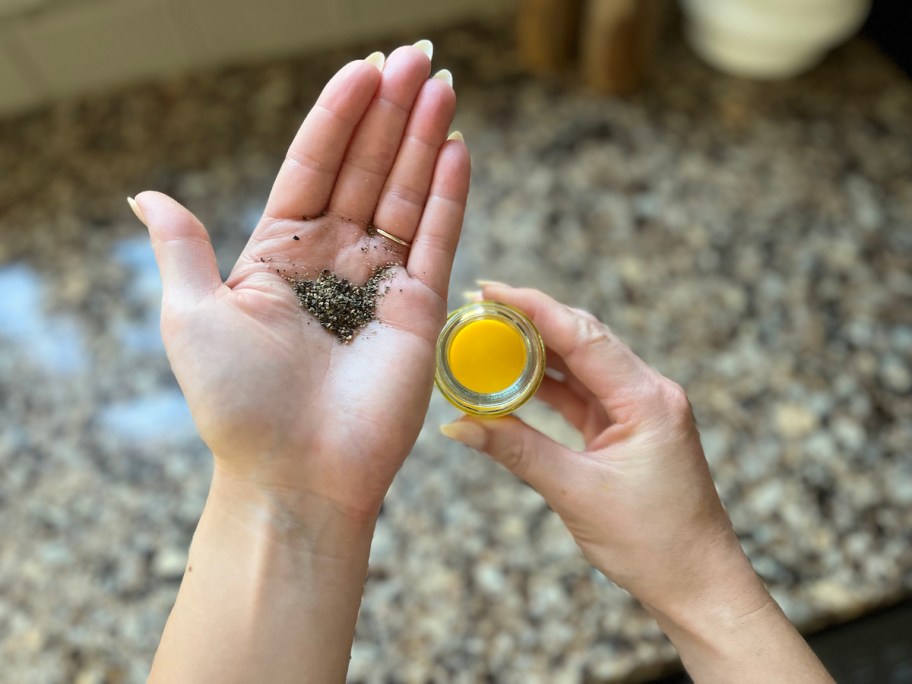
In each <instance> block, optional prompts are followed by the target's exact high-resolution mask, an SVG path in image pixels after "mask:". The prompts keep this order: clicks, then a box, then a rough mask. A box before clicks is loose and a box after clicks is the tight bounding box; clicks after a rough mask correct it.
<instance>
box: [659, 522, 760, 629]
mask: <svg viewBox="0 0 912 684" xmlns="http://www.w3.org/2000/svg"><path fill="white" fill-rule="evenodd" d="M676 584H677V585H678V586H677V587H676V590H674V591H665V592H662V593H661V594H660V595H658V596H657V597H649V598H646V597H643V598H641V600H642V601H643V603H644V604H645V605H646V607H647V609H648V610H649V611H650V613H652V614H653V616H654V617H655V618H656V619H657V620H658V621H659V623H660V624H661V625H663V626H665V625H667V626H669V627H670V628H672V629H679V630H683V631H686V632H688V633H692V634H694V635H701V634H703V633H709V634H713V633H717V630H720V629H726V628H728V627H731V626H733V625H735V624H737V623H739V622H741V621H742V620H744V619H745V618H746V617H747V616H750V615H753V614H755V613H757V612H760V611H762V610H763V609H764V607H765V606H767V605H769V604H773V605H775V603H774V602H773V600H772V597H771V596H770V595H769V592H768V591H767V590H766V587H765V586H764V585H763V582H762V581H761V580H760V578H759V577H758V576H757V573H756V572H755V571H754V569H753V567H752V566H751V564H750V561H749V560H748V558H747V556H746V555H745V554H744V551H743V550H742V548H741V546H740V544H739V543H738V541H737V538H736V537H734V534H732V535H731V540H729V541H728V542H724V541H722V540H717V543H715V544H709V545H707V546H706V547H705V548H702V549H700V550H699V551H698V552H697V553H695V554H693V556H692V557H691V560H690V561H689V562H687V561H684V562H680V563H677V564H676ZM652 599H654V600H652Z"/></svg>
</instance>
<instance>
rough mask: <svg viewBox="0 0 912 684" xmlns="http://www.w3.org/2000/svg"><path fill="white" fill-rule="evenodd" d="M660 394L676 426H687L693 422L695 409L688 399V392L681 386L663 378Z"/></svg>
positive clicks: (660, 384)
mask: <svg viewBox="0 0 912 684" xmlns="http://www.w3.org/2000/svg"><path fill="white" fill-rule="evenodd" d="M659 394H660V398H661V401H662V403H663V405H664V406H665V407H666V410H667V412H668V415H669V417H670V418H671V419H672V420H673V421H674V422H675V424H678V425H686V424H689V423H692V422H693V408H692V407H691V405H690V400H689V399H688V398H687V392H686V391H685V390H684V388H683V387H681V385H679V384H678V383H676V382H674V381H673V380H669V379H668V378H662V380H661V381H660V383H659Z"/></svg>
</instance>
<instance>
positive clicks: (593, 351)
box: [483, 283, 660, 420]
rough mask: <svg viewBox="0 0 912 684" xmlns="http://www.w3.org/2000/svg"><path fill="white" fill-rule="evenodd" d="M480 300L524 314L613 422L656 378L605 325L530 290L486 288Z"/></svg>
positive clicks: (653, 372)
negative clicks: (514, 308)
mask: <svg viewBox="0 0 912 684" xmlns="http://www.w3.org/2000/svg"><path fill="white" fill-rule="evenodd" d="M483 293H484V297H485V299H494V300H496V301H498V302H503V303H504V304H509V305H511V306H515V307H516V308H517V309H520V310H521V311H523V312H524V313H525V314H526V315H527V316H529V318H530V319H532V322H533V323H534V324H535V327H536V328H538V331H539V333H540V334H541V336H542V339H543V340H544V342H545V344H546V345H547V346H548V348H549V349H551V350H553V351H554V352H555V353H556V354H557V355H558V356H560V357H561V358H562V359H563V360H564V362H565V363H566V364H567V368H569V369H570V371H572V372H573V375H575V376H576V378H578V379H579V381H580V382H581V383H582V384H583V385H584V386H585V387H586V388H587V389H588V390H589V391H591V392H592V394H593V395H594V396H595V397H596V398H597V399H598V400H599V402H600V403H601V404H602V406H604V407H605V410H606V411H608V415H609V417H610V418H611V419H612V420H617V419H619V418H621V416H618V415H617V412H618V411H619V410H621V409H622V407H629V406H630V402H629V398H630V396H631V394H638V393H640V392H641V391H642V392H649V391H651V390H653V389H654V388H655V386H656V384H657V382H656V381H657V380H658V379H659V378H660V376H659V375H658V373H657V372H656V371H654V370H653V369H652V368H650V367H649V366H648V365H647V364H646V362H645V361H643V360H642V359H641V358H640V357H638V356H637V355H636V354H634V353H633V351H631V349H630V347H628V346H627V345H626V344H624V342H622V341H621V340H620V339H619V338H618V337H617V336H616V335H615V334H614V333H613V332H611V330H610V329H609V328H608V326H606V325H605V324H604V323H602V322H600V321H599V320H598V319H597V318H596V317H595V316H593V315H592V314H590V313H587V312H585V311H581V310H579V309H572V308H570V307H568V306H566V305H564V304H561V303H560V302H558V301H557V300H555V299H552V298H551V297H549V296H548V295H546V294H544V293H543V292H540V291H538V290H534V289H525V288H513V287H510V286H508V285H504V284H502V283H486V284H485V286H484V289H483Z"/></svg>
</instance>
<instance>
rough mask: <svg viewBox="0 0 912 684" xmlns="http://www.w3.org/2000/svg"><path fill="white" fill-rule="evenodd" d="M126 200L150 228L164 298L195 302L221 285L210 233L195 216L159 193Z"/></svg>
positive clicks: (144, 194)
mask: <svg viewBox="0 0 912 684" xmlns="http://www.w3.org/2000/svg"><path fill="white" fill-rule="evenodd" d="M127 201H128V202H129V203H130V208H131V209H133V213H135V214H136V217H137V218H138V219H139V220H140V221H142V222H143V223H144V224H145V226H146V227H147V228H148V229H149V237H150V239H151V240H152V249H153V250H154V251H155V261H156V262H157V263H158V272H159V274H160V275H161V279H162V289H163V291H164V298H165V299H166V300H168V299H171V300H174V299H182V300H184V301H187V300H190V301H196V300H199V299H202V298H203V297H204V296H205V295H207V294H209V293H211V292H212V291H213V290H215V289H217V288H218V287H219V285H221V284H222V278H221V275H219V270H218V264H217V263H216V261H215V252H214V251H213V250H212V243H211V242H210V241H209V234H208V233H207V232H206V229H205V228H204V227H203V224H202V223H200V221H199V219H198V218H196V216H194V215H193V214H192V213H190V211H188V210H187V209H186V208H184V207H183V206H182V205H181V204H179V203H178V202H177V201H175V200H173V199H171V198H170V197H168V196H167V195H163V194H162V193H160V192H142V193H140V194H138V195H137V196H136V199H135V200H134V199H133V198H130V197H128V198H127Z"/></svg>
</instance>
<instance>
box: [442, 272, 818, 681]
mask: <svg viewBox="0 0 912 684" xmlns="http://www.w3.org/2000/svg"><path fill="white" fill-rule="evenodd" d="M483 296H484V298H485V299H493V300H496V301H500V302H503V303H505V304H512V305H513V306H515V307H517V308H518V309H521V310H522V311H524V312H525V313H526V314H528V315H529V317H530V318H531V319H532V320H533V322H534V323H535V325H536V326H537V327H538V329H539V332H540V333H541V336H542V338H543V339H544V341H545V344H546V346H547V350H548V366H549V367H550V368H551V371H552V375H551V376H550V377H549V376H546V377H545V379H544V382H543V383H542V386H541V388H540V389H539V391H538V394H537V397H538V398H539V399H541V400H543V401H545V402H546V403H548V404H550V405H551V406H552V407H554V408H555V409H556V410H557V411H559V412H560V413H561V414H562V415H563V416H564V418H566V419H567V421H568V422H569V423H570V424H572V425H574V426H575V427H576V428H577V429H578V430H579V431H580V432H581V433H582V434H583V437H584V438H585V441H586V448H585V450H584V451H583V452H576V451H573V450H571V449H568V448H566V447H564V446H561V445H560V444H557V443H556V442H554V441H552V440H550V439H548V438H547V437H545V436H544V435H542V434H541V433H539V432H537V431H536V430H534V429H532V428H531V427H529V426H528V425H526V424H525V423H523V422H522V421H521V420H519V419H518V418H513V417H509V418H500V419H496V420H490V419H487V420H481V419H474V418H463V419H461V420H459V421H457V422H455V423H451V424H450V425H444V426H443V427H442V428H441V430H442V432H443V433H444V434H445V435H447V436H448V437H451V438H453V439H457V440H459V441H461V442H463V443H465V444H467V445H469V446H471V447H474V448H476V449H480V450H482V451H484V452H485V453H487V454H488V455H490V456H491V457H493V458H494V459H496V460H497V461H499V462H500V463H502V464H503V465H505V466H506V467H507V468H508V469H510V470H511V471H513V472H514V473H515V474H516V475H518V476H519V477H520V478H522V479H523V480H525V481H526V482H528V483H529V484H530V485H532V486H533V487H534V488H535V489H537V490H538V491H539V493H541V495H542V496H544V498H545V499H546V500H547V502H548V504H549V505H550V506H551V508H553V509H554V510H555V511H556V512H557V513H558V515H560V516H561V518H562V519H563V521H564V522H565V523H566V525H567V527H568V528H569V530H570V532H571V533H572V534H573V536H574V538H575V539H576V541H577V543H578V544H579V545H580V548H581V549H582V550H583V553H584V554H585V555H586V557H587V558H588V559H589V561H590V562H591V563H592V564H593V565H594V566H595V567H597V568H598V569H599V570H601V571H602V572H603V573H605V574H606V575H607V576H608V577H610V578H611V579H612V580H614V581H615V582H616V583H617V584H619V585H620V586H622V587H624V588H625V589H627V590H628V591H630V592H631V593H632V594H633V595H634V596H636V597H637V598H638V599H639V600H640V601H641V602H643V603H644V604H645V605H646V607H647V608H648V609H649V610H650V612H651V613H652V614H653V616H654V617H655V618H656V620H657V621H658V623H659V626H660V627H661V628H662V629H663V630H664V631H665V633H666V634H667V635H668V637H669V638H670V639H671V641H672V643H674V645H675V647H676V648H677V649H678V652H679V653H680V655H681V659H682V661H683V662H684V665H685V667H686V668H687V670H688V672H689V673H690V675H691V677H692V678H693V680H694V681H696V682H758V684H759V683H760V682H820V683H821V684H824V683H827V684H832V679H831V678H830V676H829V675H828V674H827V672H826V670H825V669H824V668H823V666H822V665H821V663H820V661H819V660H817V658H816V656H814V654H813V652H812V651H811V650H810V649H809V648H808V646H807V644H806V643H805V642H804V640H803V639H802V638H801V636H800V635H799V634H798V632H797V631H795V628H794V627H793V626H792V625H791V623H789V621H788V620H787V619H786V617H785V615H783V614H782V611H781V610H780V609H779V606H777V605H776V603H775V601H773V600H772V598H771V597H770V595H769V593H768V592H767V591H766V589H765V588H764V586H763V584H762V583H761V582H760V580H759V578H758V577H757V575H756V573H754V571H753V569H752V568H751V566H750V563H749V561H748V560H747V557H746V556H745V555H744V552H743V550H742V549H741V546H740V545H739V543H738V539H737V537H736V536H735V533H734V531H733V530H732V526H731V522H730V521H729V519H728V516H727V515H726V513H725V511H724V509H723V508H722V504H721V502H720V501H719V497H718V495H717V494H716V490H715V487H714V485H713V481H712V477H711V476H710V473H709V468H708V467H707V465H706V459H705V458H704V456H703V449H702V447H701V446H700V438H699V434H698V432H697V428H696V424H695V422H694V418H693V414H692V412H691V408H690V404H689V402H688V401H687V397H686V396H685V394H684V391H683V390H682V389H681V388H680V387H679V386H678V385H676V384H675V383H673V382H672V381H670V380H668V379H667V378H664V377H663V376H662V375H660V374H659V373H658V372H656V371H655V370H653V369H652V368H650V367H649V366H648V365H646V363H644V362H643V361H642V360H641V359H639V358H638V357H637V356H636V355H635V354H634V353H633V352H632V351H630V349H629V348H628V347H627V346H626V345H625V344H624V343H623V342H621V341H620V340H619V339H618V338H617V337H615V336H614V334H613V333H612V332H611V331H610V330H609V329H608V328H607V327H605V326H604V325H602V324H601V323H600V322H599V321H598V320H596V318H595V317H594V316H592V315H591V314H588V313H586V312H585V311H580V310H578V309H571V308H569V307H566V306H564V305H562V304H559V303H558V302H556V301H554V300H553V299H551V298H550V297H547V296H545V295H544V294H542V293H541V292H538V291H537V290H519V289H514V288H511V287H508V286H506V285H502V284H499V283H493V284H487V285H486V286H485V288H484V292H483ZM555 371H556V373H557V375H558V377H555V375H553V373H554V372H555Z"/></svg>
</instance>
